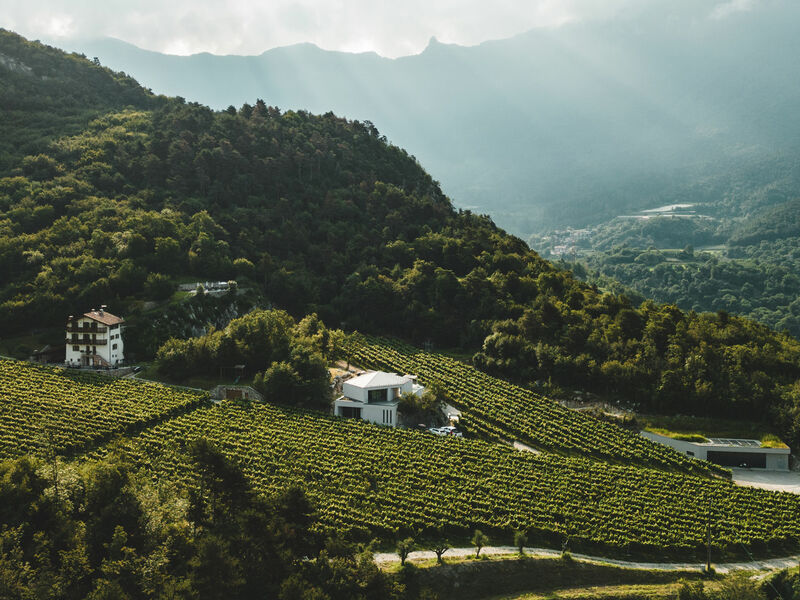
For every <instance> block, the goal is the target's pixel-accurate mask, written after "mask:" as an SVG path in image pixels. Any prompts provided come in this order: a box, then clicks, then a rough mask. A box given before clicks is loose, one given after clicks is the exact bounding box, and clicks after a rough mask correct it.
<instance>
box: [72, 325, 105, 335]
mask: <svg viewBox="0 0 800 600" xmlns="http://www.w3.org/2000/svg"><path fill="white" fill-rule="evenodd" d="M107 331H108V327H104V326H102V325H100V326H98V327H78V326H76V325H67V333H105V332H107Z"/></svg>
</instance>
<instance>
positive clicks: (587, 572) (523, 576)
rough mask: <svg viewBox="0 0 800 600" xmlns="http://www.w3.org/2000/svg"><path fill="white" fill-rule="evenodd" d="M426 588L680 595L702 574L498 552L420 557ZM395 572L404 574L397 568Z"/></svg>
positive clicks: (522, 599)
mask: <svg viewBox="0 0 800 600" xmlns="http://www.w3.org/2000/svg"><path fill="white" fill-rule="evenodd" d="M406 569H407V570H408V569H410V573H411V574H412V575H414V579H415V580H416V581H418V582H419V583H420V584H421V585H422V586H423V587H429V588H430V589H431V590H432V591H433V592H434V593H437V594H440V597H442V598H460V599H463V600H484V599H493V600H511V599H517V600H544V599H560V598H564V599H570V600H582V599H584V598H585V599H587V600H588V599H590V598H592V599H595V598H606V599H608V600H632V599H633V598H637V599H638V598H653V599H662V598H663V599H667V598H669V599H670V600H672V599H674V598H675V596H676V594H677V591H678V589H679V588H680V586H681V582H682V581H697V580H700V579H701V578H702V575H701V574H700V573H699V572H695V571H650V570H644V569H627V568H622V567H618V566H615V565H607V564H599V563H593V562H583V561H579V560H569V561H565V560H563V559H560V558H558V557H523V558H520V557H519V556H518V555H507V556H506V555H504V556H502V557H500V556H493V557H492V558H491V559H487V560H475V559H464V558H460V559H455V558H452V559H447V560H445V563H444V564H441V565H437V564H436V561H435V559H431V560H424V561H415V562H414V563H413V566H410V567H406ZM387 571H388V572H389V573H393V574H396V576H398V577H400V578H405V577H404V572H403V571H402V570H401V569H400V568H399V567H398V566H394V568H392V569H391V570H388V569H387ZM723 580H724V577H715V578H714V579H710V580H705V581H704V586H705V589H706V591H712V590H715V589H717V588H718V587H719V586H720V584H721V582H722V581H723Z"/></svg>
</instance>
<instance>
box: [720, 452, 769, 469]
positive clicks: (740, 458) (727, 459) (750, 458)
mask: <svg viewBox="0 0 800 600" xmlns="http://www.w3.org/2000/svg"><path fill="white" fill-rule="evenodd" d="M708 460H709V462H712V463H714V464H717V465H722V466H723V467H742V466H745V467H750V468H756V469H766V468H767V455H766V454H764V453H763V452H715V451H713V450H709V451H708Z"/></svg>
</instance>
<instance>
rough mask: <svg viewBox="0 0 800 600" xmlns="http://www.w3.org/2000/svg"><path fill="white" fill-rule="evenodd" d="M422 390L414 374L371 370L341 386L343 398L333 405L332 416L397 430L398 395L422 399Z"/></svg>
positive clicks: (423, 389)
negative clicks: (360, 420)
mask: <svg viewBox="0 0 800 600" xmlns="http://www.w3.org/2000/svg"><path fill="white" fill-rule="evenodd" d="M424 391H425V388H424V387H422V386H421V385H419V384H418V383H417V377H416V375H398V374H397V373H384V372H383V371H372V372H370V373H365V374H363V375H359V376H358V377H354V378H353V379H349V380H348V381H345V382H344V384H342V396H341V397H339V398H337V399H336V401H335V402H334V414H335V415H337V416H339V417H347V418H351V419H363V420H364V421H370V422H371V423H377V424H379V425H388V426H390V427H396V426H397V405H398V404H399V402H400V396H401V395H403V394H406V393H411V394H416V395H417V396H421V395H422V393H423V392H424Z"/></svg>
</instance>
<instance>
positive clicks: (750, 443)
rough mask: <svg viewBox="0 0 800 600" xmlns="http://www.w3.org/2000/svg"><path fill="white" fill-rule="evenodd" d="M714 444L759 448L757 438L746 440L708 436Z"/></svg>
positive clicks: (759, 444) (759, 443)
mask: <svg viewBox="0 0 800 600" xmlns="http://www.w3.org/2000/svg"><path fill="white" fill-rule="evenodd" d="M708 441H709V442H711V443H712V444H713V445H714V446H738V447H740V448H761V442H760V441H758V440H746V439H737V438H708Z"/></svg>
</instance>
